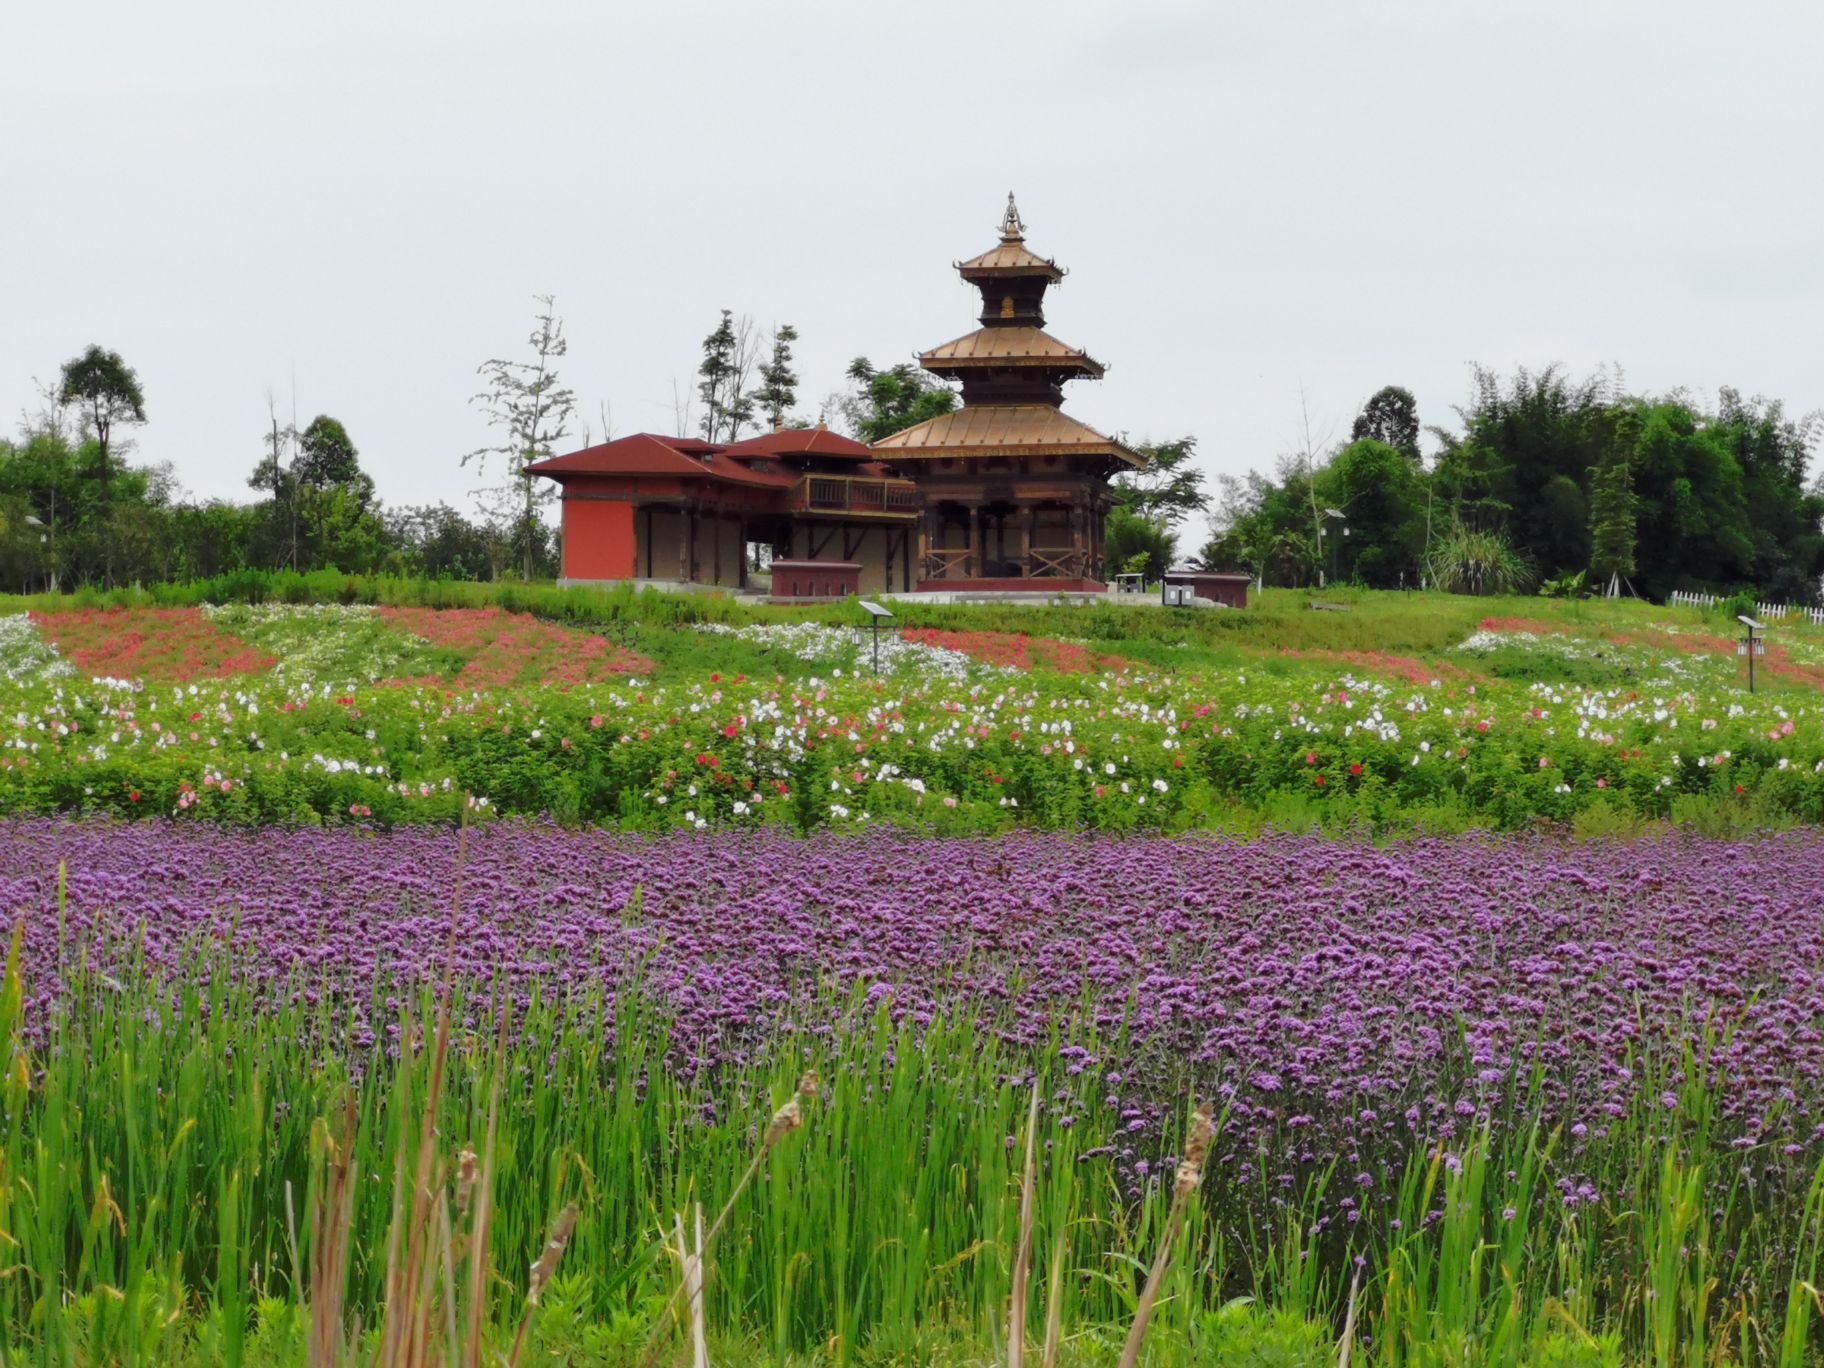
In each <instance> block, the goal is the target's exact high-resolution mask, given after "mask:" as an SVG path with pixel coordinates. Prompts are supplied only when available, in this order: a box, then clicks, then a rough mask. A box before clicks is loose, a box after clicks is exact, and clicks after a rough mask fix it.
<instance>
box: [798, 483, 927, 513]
mask: <svg viewBox="0 0 1824 1368" xmlns="http://www.w3.org/2000/svg"><path fill="white" fill-rule="evenodd" d="M790 503H791V508H792V510H793V511H794V512H799V513H858V514H862V515H864V516H866V517H871V518H915V517H917V516H918V486H917V485H915V484H913V483H912V482H911V481H910V480H880V479H867V478H865V477H862V476H857V475H806V476H805V477H804V478H803V479H802V480H800V481H798V483H797V484H795V485H793V486H792V492H791V498H790Z"/></svg>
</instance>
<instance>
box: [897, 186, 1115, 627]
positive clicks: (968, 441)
mask: <svg viewBox="0 0 1824 1368" xmlns="http://www.w3.org/2000/svg"><path fill="white" fill-rule="evenodd" d="M956 269H957V273H958V274H959V275H961V276H962V278H963V279H964V280H965V281H967V282H968V283H969V284H971V285H973V286H975V287H976V288H977V289H978V290H980V291H981V296H982V311H981V316H980V318H979V320H978V321H979V322H980V324H981V326H980V327H979V328H977V329H976V330H975V331H974V332H971V333H968V334H965V335H964V336H962V337H959V338H956V339H955V340H954V341H950V342H946V343H944V344H943V345H942V346H940V347H933V348H932V349H931V350H930V351H928V352H925V353H924V354H923V355H921V356H920V357H919V364H920V365H921V366H922V367H924V369H926V370H928V371H930V372H931V373H932V374H934V375H941V376H943V377H945V378H946V379H950V380H956V381H960V382H961V384H962V399H963V402H962V407H960V408H958V409H956V410H954V411H953V412H950V413H946V414H943V415H942V416H940V417H937V418H933V419H931V420H930V421H928V422H925V423H921V424H919V425H918V426H917V427H914V428H908V429H906V430H905V431H904V432H896V433H894V434H893V435H892V436H890V437H885V438H883V439H881V440H880V441H878V442H876V443H875V444H874V446H873V451H874V454H875V455H876V456H877V457H878V458H879V459H880V460H881V461H882V462H884V463H886V464H888V465H890V466H892V467H893V468H895V469H896V470H898V471H899V472H900V473H901V474H902V475H904V476H905V477H906V478H907V479H909V480H911V481H912V482H913V483H914V484H915V485H916V486H917V487H918V492H919V503H920V513H919V521H918V545H917V553H916V554H917V564H918V567H919V579H918V587H919V588H920V589H925V590H950V591H958V590H963V591H967V590H1002V591H1016V592H1017V591H1020V590H1027V591H1031V590H1040V591H1044V592H1062V591H1080V592H1081V591H1087V592H1095V591H1098V590H1100V589H1102V588H1103V583H1102V581H1103V576H1104V570H1103V565H1102V547H1103V539H1104V528H1103V524H1104V521H1105V519H1106V518H1107V516H1108V509H1109V487H1108V481H1109V477H1110V476H1111V475H1113V474H1115V473H1116V472H1117V471H1120V470H1122V469H1124V468H1127V467H1136V466H1139V465H1141V464H1143V463H1144V462H1143V458H1142V457H1141V456H1140V455H1139V454H1138V453H1137V452H1135V451H1133V450H1131V449H1130V448H1128V447H1126V446H1124V445H1123V444H1122V443H1120V442H1117V441H1114V440H1112V439H1111V438H1108V437H1104V436H1103V435H1102V434H1101V433H1099V432H1097V431H1096V430H1095V429H1094V428H1092V427H1090V426H1088V425H1087V424H1085V423H1080V422H1078V421H1077V420H1076V419H1074V418H1071V417H1069V416H1067V415H1066V414H1065V413H1064V411H1063V407H1062V405H1063V402H1064V385H1065V382H1066V381H1069V380H1075V379H1081V378H1088V379H1092V380H1097V379H1100V378H1101V377H1102V374H1103V366H1102V364H1101V363H1100V362H1098V361H1097V360H1095V358H1093V357H1091V356H1090V355H1089V354H1088V353H1086V352H1082V351H1079V350H1078V349H1077V348H1075V347H1073V346H1071V345H1069V344H1068V343H1066V342H1061V341H1059V340H1058V339H1057V338H1055V337H1053V336H1052V335H1051V334H1050V333H1048V332H1046V331H1045V291H1046V290H1047V289H1048V288H1049V287H1051V286H1053V285H1055V284H1057V283H1058V282H1059V281H1061V280H1063V278H1064V270H1063V268H1062V267H1060V266H1059V265H1058V264H1057V263H1056V262H1055V261H1052V260H1051V259H1050V258H1048V257H1042V256H1039V255H1038V254H1037V253H1035V252H1033V251H1032V250H1031V249H1030V248H1029V247H1027V246H1026V232H1025V227H1024V225H1023V224H1022V223H1021V222H1020V211H1019V209H1018V208H1017V207H1016V206H1015V204H1014V199H1013V196H1012V195H1008V196H1007V212H1006V214H1005V215H1003V217H1002V219H1001V240H1000V242H999V243H998V244H996V245H995V246H994V247H992V248H990V249H989V250H988V251H986V252H983V253H982V254H981V255H980V256H977V257H971V258H970V259H969V260H968V261H964V262H960V263H958V265H957V268H956Z"/></svg>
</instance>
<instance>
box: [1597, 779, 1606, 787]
mask: <svg viewBox="0 0 1824 1368" xmlns="http://www.w3.org/2000/svg"><path fill="white" fill-rule="evenodd" d="M1608 786H1609V781H1608V780H1607V779H1598V780H1597V781H1596V787H1597V788H1605V789H1606V788H1607V787H1608Z"/></svg>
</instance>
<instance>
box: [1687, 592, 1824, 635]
mask: <svg viewBox="0 0 1824 1368" xmlns="http://www.w3.org/2000/svg"><path fill="white" fill-rule="evenodd" d="M1667 602H1669V603H1676V604H1679V605H1681V606H1682V607H1685V608H1714V607H1716V605H1717V604H1719V603H1721V602H1722V600H1721V599H1720V598H1718V597H1717V596H1716V595H1715V594H1687V593H1683V592H1682V591H1680V590H1677V589H1674V590H1673V591H1672V593H1671V594H1670V595H1668V596H1667ZM1754 615H1755V616H1756V617H1758V618H1760V619H1761V620H1762V621H1763V622H1778V621H1779V620H1780V619H1781V618H1785V617H1795V616H1796V617H1802V618H1804V619H1805V620H1806V621H1807V622H1810V623H1811V624H1812V625H1813V626H1817V627H1824V608H1795V607H1793V606H1792V605H1791V604H1790V603H1757V604H1755V605H1754Z"/></svg>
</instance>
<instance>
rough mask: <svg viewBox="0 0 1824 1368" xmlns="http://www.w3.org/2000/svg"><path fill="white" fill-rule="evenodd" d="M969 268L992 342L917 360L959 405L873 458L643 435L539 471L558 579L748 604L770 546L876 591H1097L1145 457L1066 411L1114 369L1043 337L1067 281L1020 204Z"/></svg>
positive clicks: (801, 439)
mask: <svg viewBox="0 0 1824 1368" xmlns="http://www.w3.org/2000/svg"><path fill="white" fill-rule="evenodd" d="M957 270H958V272H959V273H960V274H961V275H962V277H963V279H964V280H966V281H968V282H969V283H970V284H972V285H974V286H975V287H976V288H977V289H979V290H980V292H981V297H982V311H981V315H980V318H979V320H978V321H979V323H980V325H981V326H980V327H978V328H977V329H976V330H975V331H974V332H971V333H968V334H966V335H964V336H962V337H959V338H957V339H955V340H954V341H951V342H946V343H945V344H944V345H942V346H940V347H935V348H933V349H932V350H931V351H928V352H926V353H924V355H923V356H921V357H920V358H919V363H920V365H922V366H923V367H924V368H925V369H926V370H928V371H930V372H932V373H933V374H935V375H940V376H943V377H945V378H947V379H951V380H955V381H958V382H960V385H961V390H962V406H961V407H960V408H957V409H955V410H953V411H952V412H950V413H947V414H944V415H942V416H941V417H938V418H934V419H932V420H930V421H929V422H926V423H921V424H919V425H918V426H917V427H914V428H909V429H907V430H906V431H903V432H896V433H894V434H893V435H892V436H890V437H887V438H885V439H883V440H882V441H880V442H878V443H876V444H875V445H874V446H873V447H872V448H870V447H865V446H863V445H861V444H860V443H859V442H855V441H851V440H850V439H848V438H846V437H842V436H840V435H838V434H836V433H833V432H829V431H827V430H826V429H824V428H823V427H821V426H819V427H816V428H805V429H782V430H780V431H776V432H769V433H766V434H765V435H764V436H760V437H753V438H749V439H748V440H746V441H742V442H736V443H732V444H720V445H718V444H712V443H709V442H703V441H699V440H696V439H694V438H689V437H661V436H656V435H654V434H652V433H639V434H636V435H634V436H632V437H623V438H620V439H618V440H616V441H612V442H604V443H602V444H601V445H599V446H593V447H588V448H586V449H584V450H582V451H576V452H572V453H570V454H569V455H566V456H558V457H555V458H553V459H551V460H548V461H541V462H539V463H538V464H536V465H534V466H532V467H531V470H532V471H533V472H534V473H536V474H539V475H544V476H546V477H548V478H550V479H552V480H555V481H557V483H558V484H559V485H560V486H562V490H563V527H564V543H563V544H564V578H565V579H566V580H567V581H571V582H604V581H617V580H626V579H631V580H644V581H654V582H658V583H661V584H680V583H681V584H706V585H721V586H724V587H727V588H731V589H741V588H745V587H747V585H748V571H747V560H748V558H747V554H746V551H747V547H748V544H749V543H756V542H757V543H760V544H761V545H765V546H770V547H771V548H772V552H773V556H774V558H775V559H777V560H784V561H790V562H799V563H802V562H819V561H828V562H837V563H841V564H844V565H851V564H852V565H855V566H859V570H858V571H856V572H854V574H855V578H856V581H857V584H858V588H859V590H860V591H861V592H863V593H880V592H892V591H899V592H905V591H911V590H920V589H922V590H951V591H955V590H983V589H990V590H1006V591H1037V592H1044V593H1058V592H1065V591H1073V592H1096V591H1100V590H1101V589H1102V588H1103V587H1104V586H1103V582H1102V581H1103V567H1102V545H1103V540H1104V536H1103V522H1104V519H1105V518H1106V516H1107V513H1108V508H1109V489H1108V479H1109V477H1110V476H1111V475H1112V474H1114V473H1115V472H1116V471H1119V470H1121V469H1123V468H1125V467H1129V466H1137V465H1139V464H1140V463H1141V458H1140V456H1139V455H1138V454H1137V453H1135V452H1133V451H1132V450H1130V449H1129V448H1128V447H1126V446H1124V445H1123V444H1122V443H1120V442H1117V441H1113V440H1111V439H1110V438H1107V437H1104V436H1103V435H1102V434H1101V433H1099V432H1097V431H1095V430H1094V429H1093V428H1090V427H1088V426H1086V425H1085V424H1083V423H1080V422H1078V421H1077V420H1075V419H1074V418H1070V417H1068V416H1066V415H1065V414H1064V413H1063V411H1062V404H1063V387H1064V384H1065V383H1066V382H1067V381H1069V380H1072V379H1078V378H1087V379H1099V378H1100V377H1101V375H1102V373H1103V367H1102V365H1101V363H1099V362H1097V361H1096V360H1094V359H1093V358H1092V357H1090V356H1089V355H1088V354H1087V353H1085V352H1082V351H1079V350H1077V349H1076V348H1074V347H1071V346H1069V345H1068V344H1066V343H1064V342H1061V341H1059V340H1058V339H1057V338H1055V337H1053V336H1051V334H1049V333H1047V332H1046V331H1045V330H1044V326H1043V325H1044V322H1045V315H1044V307H1043V305H1044V297H1045V292H1046V289H1047V288H1048V287H1049V286H1051V285H1055V284H1056V283H1058V282H1059V281H1060V280H1062V279H1063V277H1064V271H1063V269H1062V268H1061V267H1059V266H1058V265H1057V264H1056V263H1055V262H1053V261H1051V260H1050V259H1049V258H1045V257H1040V256H1038V255H1036V254H1035V253H1033V252H1032V251H1030V250H1029V249H1028V248H1027V247H1026V245H1025V231H1024V228H1023V226H1022V224H1021V222H1020V216H1019V211H1018V210H1017V209H1016V208H1015V207H1014V203H1013V197H1012V196H1011V195H1009V196H1008V197H1007V212H1006V215H1005V216H1004V218H1003V219H1002V222H1001V240H1000V242H999V243H998V244H997V245H996V246H995V247H993V248H992V249H990V250H989V251H987V252H984V253H983V254H982V255H980V256H977V257H973V258H971V259H970V260H968V261H965V262H963V263H961V264H960V265H959V266H958V267H957ZM804 578H805V580H806V581H807V582H809V581H810V580H813V579H814V580H816V581H817V582H818V583H820V584H821V583H825V582H828V581H830V579H831V577H830V576H822V575H815V574H807V575H805V576H804ZM774 592H775V593H778V592H782V591H781V589H780V587H779V586H777V585H775V586H774Z"/></svg>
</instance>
